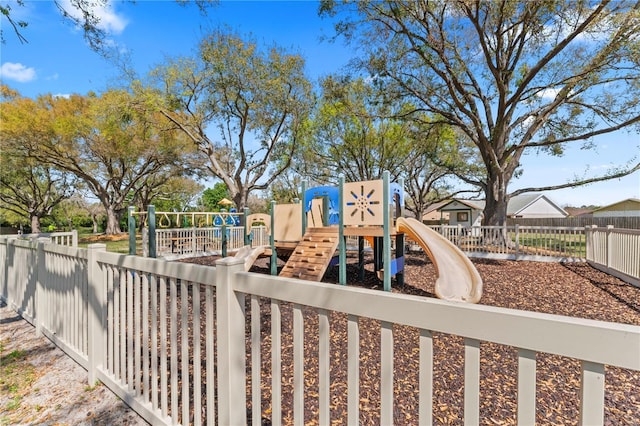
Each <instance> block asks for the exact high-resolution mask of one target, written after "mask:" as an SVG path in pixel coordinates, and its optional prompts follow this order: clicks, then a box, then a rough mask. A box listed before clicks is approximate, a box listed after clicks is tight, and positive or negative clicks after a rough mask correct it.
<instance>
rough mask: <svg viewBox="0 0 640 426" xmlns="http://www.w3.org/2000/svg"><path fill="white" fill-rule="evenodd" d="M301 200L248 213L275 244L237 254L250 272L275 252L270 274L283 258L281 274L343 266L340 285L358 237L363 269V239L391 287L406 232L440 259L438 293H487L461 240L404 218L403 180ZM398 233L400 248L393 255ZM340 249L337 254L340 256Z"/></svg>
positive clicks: (313, 193) (462, 296) (469, 296)
mask: <svg viewBox="0 0 640 426" xmlns="http://www.w3.org/2000/svg"><path fill="white" fill-rule="evenodd" d="M302 193H303V194H302V195H303V198H302V202H301V203H299V202H297V203H293V204H275V202H272V205H271V214H270V215H266V214H254V215H247V216H246V224H245V230H246V232H247V235H248V232H250V229H251V228H252V225H253V224H254V223H262V224H265V225H267V233H268V234H269V238H270V244H269V247H266V246H257V247H254V248H251V246H250V242H249V245H248V246H247V247H245V248H243V249H242V250H240V251H239V252H238V253H237V254H236V257H240V258H243V259H245V269H246V270H248V269H249V268H250V267H251V264H252V263H253V261H255V259H257V257H258V256H264V255H270V257H271V274H272V275H276V273H277V267H276V262H277V258H278V257H281V258H282V259H283V260H286V263H285V265H284V266H283V268H282V270H281V272H280V276H282V277H289V278H299V279H305V280H310V281H321V280H322V277H323V276H324V274H325V272H326V270H327V269H328V268H329V266H331V265H335V264H337V265H338V266H339V283H340V284H343V285H344V284H346V251H347V247H346V238H347V237H356V238H357V240H358V264H359V266H360V275H361V277H362V276H363V274H364V241H365V239H366V240H367V241H369V242H370V245H371V246H372V248H373V254H374V256H373V257H374V270H375V271H376V273H377V275H378V277H379V278H380V279H381V280H382V281H383V285H384V289H385V290H386V291H390V289H391V278H392V277H393V276H395V278H396V282H397V283H398V284H402V283H403V279H404V274H403V271H404V247H405V244H404V241H405V240H404V238H405V234H406V235H408V236H409V237H411V238H412V239H413V240H414V241H415V242H416V243H417V244H419V245H420V246H421V247H422V249H423V250H424V252H425V253H426V254H427V256H428V257H429V258H430V259H431V261H432V262H433V264H434V266H435V269H436V274H437V280H436V296H437V297H439V298H442V299H445V300H452V301H462V302H469V303H477V302H478V301H479V300H480V297H481V296H482V279H481V277H480V275H479V274H478V272H477V270H476V269H475V267H474V266H473V264H472V263H471V261H469V259H468V258H467V257H466V256H465V254H464V253H462V252H461V251H460V249H458V248H457V247H456V246H455V245H454V244H452V243H451V242H449V241H448V240H447V239H445V238H444V237H442V236H440V235H439V234H437V233H436V232H434V231H432V230H431V229H429V228H428V227H427V226H426V225H424V224H422V223H421V222H419V221H417V220H415V219H405V218H403V217H402V211H403V205H404V193H403V185H402V182H400V183H398V184H396V183H390V182H389V174H388V173H387V172H385V173H384V174H383V179H381V180H373V181H363V182H350V183H345V182H344V179H342V178H341V179H340V184H339V187H338V188H333V187H318V188H311V189H309V190H306V189H305V188H304V187H303V191H302ZM392 239H393V240H395V253H394V255H393V256H392V244H391V243H392ZM336 250H337V251H338V254H337V255H336Z"/></svg>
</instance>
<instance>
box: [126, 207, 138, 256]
mask: <svg viewBox="0 0 640 426" xmlns="http://www.w3.org/2000/svg"><path fill="white" fill-rule="evenodd" d="M135 211H136V208H135V207H133V206H129V209H128V211H127V214H128V222H127V223H128V225H129V254H131V255H134V256H135V254H136V218H135V216H134V212H135Z"/></svg>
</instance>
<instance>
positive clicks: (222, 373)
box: [216, 257, 280, 425]
mask: <svg viewBox="0 0 640 426" xmlns="http://www.w3.org/2000/svg"><path fill="white" fill-rule="evenodd" d="M238 272H244V261H243V260H242V259H236V258H235V257H226V258H223V259H220V260H218V261H217V262H216V281H217V286H216V316H217V333H218V336H217V337H218V416H219V424H222V425H240V424H246V423H247V412H246V408H245V402H246V395H245V392H246V391H245V387H246V378H245V377H246V361H245V334H244V333H245V331H244V327H245V313H244V299H245V295H244V294H242V293H236V292H235V291H234V288H233V287H234V286H233V279H234V275H235V274H237V273H238ZM275 350H278V349H275ZM276 409H277V410H279V409H280V407H274V410H276Z"/></svg>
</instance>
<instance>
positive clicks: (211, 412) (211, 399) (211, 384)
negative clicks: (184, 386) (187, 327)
mask: <svg viewBox="0 0 640 426" xmlns="http://www.w3.org/2000/svg"><path fill="white" fill-rule="evenodd" d="M205 311H206V321H207V324H206V326H205V330H206V336H205V339H206V342H205V344H206V357H207V363H206V366H207V371H206V377H207V425H209V426H213V425H215V418H216V405H215V397H216V377H215V374H214V371H215V369H214V366H215V345H214V342H215V338H216V328H215V317H214V315H215V301H214V299H213V287H211V286H209V285H208V286H207V287H206V290H205ZM258 317H259V316H258ZM258 374H260V372H259V371H258ZM254 424H259V423H254Z"/></svg>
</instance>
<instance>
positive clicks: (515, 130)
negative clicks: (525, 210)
mask: <svg viewBox="0 0 640 426" xmlns="http://www.w3.org/2000/svg"><path fill="white" fill-rule="evenodd" d="M321 12H322V13H328V14H335V13H338V12H346V13H345V14H344V15H342V16H344V19H343V20H342V21H341V22H340V23H339V24H338V25H337V27H336V28H337V31H338V34H342V35H344V36H346V37H347V39H348V40H350V41H351V42H354V43H357V44H358V45H359V48H360V50H361V51H362V52H363V55H362V57H361V58H360V59H359V60H357V61H355V62H354V65H356V66H357V67H359V69H361V70H364V71H366V72H367V73H368V74H369V75H371V76H374V78H377V79H379V80H380V81H381V82H382V84H385V85H386V86H387V93H388V94H389V96H397V97H398V98H401V99H405V100H406V101H408V102H411V103H412V104H413V105H415V111H414V112H415V113H416V117H418V119H419V117H420V116H421V115H422V114H423V113H424V112H426V113H428V114H427V116H429V117H439V119H440V120H441V122H442V123H444V124H447V125H449V126H453V127H455V128H456V129H458V130H459V132H460V134H462V135H464V136H465V137H466V138H468V140H469V141H471V142H472V143H473V144H474V146H475V149H476V150H477V152H478V155H479V156H480V158H481V161H482V164H483V165H484V169H485V172H484V173H483V174H482V176H483V177H482V178H481V179H478V178H477V177H478V176H472V175H467V174H466V169H463V173H458V176H459V177H460V178H461V179H463V180H465V181H466V182H467V183H469V184H471V185H475V186H477V187H479V188H480V189H481V190H482V191H483V192H484V194H485V198H486V208H485V212H484V213H485V214H484V218H483V221H484V224H486V225H495V224H501V223H504V221H505V220H506V207H507V202H508V199H509V196H512V195H515V194H518V193H523V192H529V191H544V190H553V189H560V188H567V187H574V186H578V185H583V184H587V183H590V182H594V181H598V180H604V179H611V178H616V177H621V176H624V175H626V174H629V173H632V172H633V171H635V170H638V169H640V163H639V162H638V159H637V158H632V159H631V161H629V162H628V163H626V164H622V165H621V166H620V167H614V168H612V169H611V170H610V172H609V173H606V174H605V175H601V176H587V177H586V178H584V179H577V180H575V181H571V182H566V183H559V184H557V185H553V186H546V187H531V188H523V189H521V190H518V191H515V192H512V193H509V192H508V186H509V183H510V182H511V180H512V178H513V177H514V175H515V174H516V173H517V170H518V168H519V167H520V160H521V158H522V155H523V154H524V153H526V152H534V153H536V152H537V153H542V154H550V155H562V154H563V153H564V152H565V150H566V148H567V146H569V145H570V144H571V145H576V144H577V145H578V146H581V147H583V148H590V147H591V146H592V144H593V143H594V142H593V141H594V139H593V138H595V137H596V136H601V135H606V134H611V133H613V132H616V131H618V130H621V129H627V130H628V131H630V132H633V133H634V134H638V133H640V132H639V131H638V123H640V96H639V94H640V19H639V14H640V3H638V2H637V1H631V0H630V1H625V0H619V1H608V0H604V1H600V2H593V1H587V0H583V1H566V0H556V1H514V0H499V1H478V2H469V1H462V0H460V1H443V2H432V1H414V0H406V1H404V0H398V1H391V0H386V1H376V2H356V1H344V2H335V1H331V0H327V1H323V2H322V5H321ZM634 126H635V127H634ZM612 143H613V142H612ZM637 148H638V147H636V146H629V147H625V148H621V149H622V150H626V151H635V152H637V151H636V150H637Z"/></svg>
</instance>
